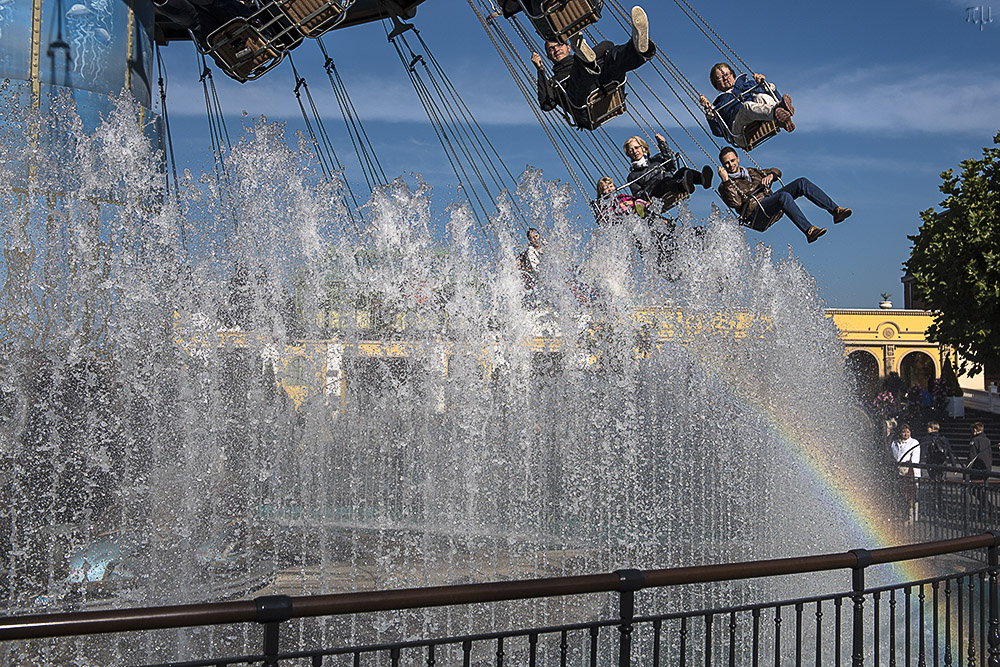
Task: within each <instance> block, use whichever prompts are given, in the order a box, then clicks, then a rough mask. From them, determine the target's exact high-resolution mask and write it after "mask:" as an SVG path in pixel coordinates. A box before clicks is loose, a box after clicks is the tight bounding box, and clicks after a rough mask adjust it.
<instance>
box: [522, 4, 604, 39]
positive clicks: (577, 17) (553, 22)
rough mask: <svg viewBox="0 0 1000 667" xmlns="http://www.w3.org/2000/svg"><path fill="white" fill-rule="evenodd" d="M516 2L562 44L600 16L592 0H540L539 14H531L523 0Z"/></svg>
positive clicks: (528, 15)
mask: <svg viewBox="0 0 1000 667" xmlns="http://www.w3.org/2000/svg"><path fill="white" fill-rule="evenodd" d="M518 2H519V3H520V5H521V9H522V10H523V11H524V13H525V15H527V17H528V18H529V19H531V20H532V21H539V22H544V23H545V24H546V25H548V27H549V30H551V31H552V33H553V34H554V35H555V36H556V39H557V40H558V41H560V42H562V43H563V44H565V43H566V42H567V41H569V38H570V36H571V35H575V34H576V33H578V32H580V31H581V30H583V29H584V28H586V27H588V26H591V25H593V24H595V23H597V21H598V19H600V18H601V14H600V8H599V7H598V6H595V4H596V3H595V2H594V0H542V3H541V6H540V8H541V13H540V14H532V13H531V10H530V9H529V7H528V4H527V3H526V2H525V0H518Z"/></svg>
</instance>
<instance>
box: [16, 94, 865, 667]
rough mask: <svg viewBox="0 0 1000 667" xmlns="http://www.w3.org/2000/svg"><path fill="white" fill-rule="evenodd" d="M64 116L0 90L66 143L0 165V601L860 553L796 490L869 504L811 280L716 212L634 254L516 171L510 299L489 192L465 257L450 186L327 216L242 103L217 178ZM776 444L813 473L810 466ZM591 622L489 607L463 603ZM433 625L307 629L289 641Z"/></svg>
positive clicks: (48, 607)
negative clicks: (486, 233) (526, 249)
mask: <svg viewBox="0 0 1000 667" xmlns="http://www.w3.org/2000/svg"><path fill="white" fill-rule="evenodd" d="M63 107H64V108H63V109H62V110H61V111H60V112H59V113H60V114H61V115H62V116H61V119H60V121H59V123H57V124H55V125H58V127H59V128H61V129H60V130H59V133H58V136H55V131H54V130H52V129H51V128H52V127H53V123H51V120H49V119H47V118H41V117H35V116H32V113H31V112H30V111H23V110H21V111H17V112H15V111H16V110H15V108H14V107H13V106H11V105H8V107H7V108H6V109H5V117H4V122H3V124H2V125H0V127H2V128H3V131H4V132H10V133H11V135H12V136H13V135H15V134H17V133H19V132H23V131H25V129H26V128H28V127H29V126H30V127H37V128H41V130H40V131H39V140H38V141H39V145H47V144H48V143H51V144H58V145H59V146H61V147H62V150H63V153H62V155H64V156H65V155H67V154H68V155H71V156H72V158H71V159H59V157H58V155H60V154H59V153H58V152H56V151H37V152H36V153H34V154H33V155H31V156H29V157H28V158H24V159H21V158H20V157H18V158H17V159H15V157H16V156H14V155H13V154H12V155H10V156H8V155H6V154H3V155H0V158H2V159H0V164H4V165H5V167H4V169H5V171H3V172H2V173H0V196H2V197H3V202H2V206H3V209H4V211H6V212H7V215H5V216H4V218H3V238H4V261H3V264H2V273H0V279H2V280H3V283H2V292H0V346H2V347H3V355H2V359H3V361H2V362H0V363H2V369H0V370H2V373H0V376H2V377H3V378H4V380H3V386H2V394H0V398H2V403H0V419H2V422H0V425H2V430H0V455H2V463H0V465H2V473H3V474H2V480H3V484H4V493H5V494H6V497H9V498H16V499H18V501H17V504H16V505H14V504H9V505H8V506H7V507H6V508H5V509H4V510H2V511H3V512H5V514H4V515H3V516H0V524H2V528H0V542H2V546H3V547H5V548H3V549H2V553H3V554H4V556H3V559H4V560H3V561H0V567H2V569H3V570H4V571H5V577H4V581H6V582H7V583H6V586H5V590H2V591H0V596H2V599H3V605H2V606H3V607H4V608H5V612H4V613H8V614H13V613H37V612H45V611H56V610H63V609H82V608H100V607H105V606H108V605H115V606H131V605H138V604H171V603H181V602H193V601H203V600H217V599H233V598H239V597H243V596H248V595H249V596H253V595H261V594H269V593H286V594H292V595H298V594H309V593H330V592H338V591H350V590H366V589H376V588H393V587H401V586H420V585H430V584H441V583H458V582H467V581H487V580H496V579H506V578H524V577H534V576H549V575H558V574H577V573H592V572H597V571H608V570H612V569H616V568H620V567H639V568H648V567H667V566H677V565H690V564H700V563H710V562H718V561H722V560H748V559H752V558H755V557H777V556H781V555H789V554H803V553H810V552H815V551H817V550H839V549H845V548H848V547H853V546H857V544H856V540H857V539H858V526H857V525H855V524H854V523H852V518H851V517H850V516H846V515H843V514H842V513H840V512H839V511H838V510H837V508H836V507H832V506H831V504H830V503H829V498H828V497H827V496H825V495H824V494H823V493H818V492H817V488H816V487H817V485H818V484H819V485H821V484H836V483H837V481H838V479H839V480H840V481H841V482H843V483H845V484H846V483H847V480H854V482H853V483H854V484H856V485H858V488H855V489H854V491H852V492H857V493H864V492H865V491H866V489H868V488H869V487H871V488H875V486H876V485H875V480H871V479H861V481H857V480H858V478H859V476H860V472H859V471H863V470H865V469H874V468H878V466H877V465H876V464H874V463H870V462H868V461H862V460H863V459H865V457H867V456H869V455H868V454H866V453H865V452H864V451H863V450H862V447H861V444H862V443H864V433H863V432H862V430H861V429H860V428H859V427H858V426H857V425H856V420H855V415H853V414H851V413H850V412H849V411H847V410H845V409H844V407H843V406H845V405H848V404H849V403H850V401H849V400H848V392H847V389H846V384H845V382H844V378H843V370H842V368H843V362H842V352H841V349H840V348H839V346H838V344H837V342H836V337H835V333H834V329H833V326H832V324H830V323H829V322H828V321H827V320H825V319H824V317H823V312H822V307H821V305H820V303H819V302H818V299H817V297H816V293H815V286H814V284H813V281H812V278H811V277H810V276H809V275H808V273H807V272H806V271H805V270H804V269H803V268H802V267H801V266H800V265H799V264H798V263H797V262H796V261H795V260H794V259H793V258H791V257H789V258H786V259H781V260H777V261H776V260H775V259H774V258H773V257H772V255H771V252H770V250H769V249H768V248H764V247H758V248H756V249H753V248H749V247H748V246H747V245H746V243H745V240H744V238H743V235H742V233H741V232H740V231H739V229H738V228H737V227H736V226H735V225H734V224H733V223H732V222H731V220H727V219H723V218H721V217H719V216H713V218H712V219H711V220H709V221H707V226H704V227H702V226H700V225H696V224H695V223H694V222H693V221H692V220H691V218H690V216H689V215H686V214H683V215H682V216H681V222H679V223H678V226H677V230H676V232H675V234H674V236H673V240H672V243H673V250H672V256H671V257H670V258H669V261H668V262H667V263H666V265H665V268H664V269H663V270H660V269H657V268H656V262H655V254H656V253H655V252H653V250H651V249H653V248H655V243H654V239H652V238H651V237H650V232H649V229H648V227H647V226H646V225H645V223H644V222H641V221H639V220H638V219H636V220H631V221H629V222H628V224H623V225H619V226H615V227H611V228H605V229H603V230H601V231H600V232H599V233H597V234H595V235H594V236H593V238H584V237H583V235H582V234H581V232H580V229H579V225H580V222H579V221H578V220H576V219H574V218H573V217H572V216H571V215H570V214H569V210H570V206H571V204H572V201H571V199H572V198H571V196H570V193H569V191H568V190H567V189H566V188H565V187H562V186H559V185H557V184H555V183H551V182H547V181H545V180H544V179H543V178H542V175H541V174H540V173H538V172H535V171H532V170H529V171H528V172H526V173H525V174H524V175H523V176H522V178H521V182H520V186H519V189H518V191H517V192H516V193H513V195H512V196H514V197H517V198H518V199H519V200H520V203H521V208H522V210H526V211H529V212H530V213H529V215H530V216H531V219H532V220H533V224H536V225H537V226H539V227H541V228H542V229H543V230H544V235H545V237H546V239H547V244H546V246H545V249H544V254H543V260H542V263H541V268H540V271H539V275H538V276H537V280H536V281H535V284H534V286H533V288H532V289H531V290H530V291H526V290H525V281H524V277H523V276H522V275H521V274H519V272H518V270H517V268H516V267H517V261H516V254H517V251H516V249H515V245H516V243H517V240H515V236H516V235H517V231H516V223H515V222H514V220H515V218H514V216H512V215H511V214H510V213H509V208H510V207H509V201H501V202H499V203H498V214H497V216H496V218H495V219H494V220H492V221H491V222H492V227H493V229H494V232H495V234H496V238H495V239H494V241H495V243H494V244H493V245H494V246H495V247H496V248H498V250H497V251H496V253H493V254H491V253H488V252H486V251H485V250H484V248H483V244H482V243H481V241H482V239H481V238H478V237H477V236H476V235H475V234H474V233H473V232H472V228H473V220H472V218H471V214H470V213H469V211H468V210H467V209H466V208H464V207H463V206H461V205H457V206H455V207H453V208H452V209H451V210H450V212H449V215H448V220H447V222H446V224H445V225H444V227H443V229H438V227H437V225H436V223H435V221H434V220H433V219H432V216H431V214H430V209H431V207H430V204H431V189H430V187H428V186H427V185H425V184H423V183H422V182H419V181H418V182H417V183H416V185H414V186H411V185H409V184H407V183H406V182H405V181H404V180H403V179H399V180H397V181H395V182H393V183H391V184H390V185H388V186H386V187H384V188H382V189H380V190H378V191H376V192H374V193H373V194H372V196H371V199H370V200H369V202H368V204H367V205H366V207H365V209H364V211H363V217H364V222H362V223H360V224H354V223H352V221H351V217H350V216H349V215H348V211H347V209H346V208H345V207H344V204H343V192H342V190H341V186H340V184H339V183H333V184H330V183H327V182H325V181H323V180H322V179H321V178H320V177H319V176H318V175H317V172H316V170H314V168H313V163H312V161H311V156H310V155H309V153H308V152H307V151H305V150H303V149H302V148H301V147H300V148H299V149H292V148H289V146H288V142H287V141H286V137H285V135H284V130H283V126H282V125H281V124H274V123H268V122H266V121H265V120H264V119H260V120H259V121H257V122H253V123H248V125H247V127H245V128H244V133H243V137H242V139H241V141H240V142H239V144H238V145H236V146H234V147H233V149H232V151H231V152H230V153H229V154H227V155H226V156H225V164H226V170H225V173H220V174H205V175H202V176H200V177H197V178H196V177H193V176H192V175H191V174H190V173H185V177H184V180H183V182H182V183H181V184H180V189H179V190H180V194H179V197H178V198H177V200H176V201H175V200H174V199H173V198H172V197H168V198H166V199H164V198H163V193H162V175H161V173H160V171H159V170H158V169H157V168H156V166H155V165H158V164H161V162H162V155H160V154H159V153H158V152H157V151H156V150H154V148H153V145H152V144H151V143H150V142H149V141H148V140H147V139H145V138H144V135H143V131H142V130H143V128H142V127H141V125H140V122H139V118H140V114H139V113H138V109H137V108H136V107H135V106H134V105H133V104H132V103H130V102H128V101H127V100H124V99H120V100H118V101H117V104H116V108H115V111H114V113H112V114H110V115H109V117H108V119H107V120H105V121H104V122H103V123H102V124H101V126H100V127H98V129H97V130H96V131H95V132H93V133H90V134H86V133H84V132H83V131H82V130H81V129H80V127H81V126H80V123H79V121H78V119H77V118H76V116H75V114H74V112H73V109H72V106H71V105H70V104H68V103H66V104H64V105H63ZM46 128H48V129H46ZM67 128H68V129H67ZM47 133H48V134H47ZM8 145H16V144H15V143H13V142H10V143H8V142H0V152H2V151H5V150H9V149H7V148H5V146H8ZM49 154H52V155H56V156H57V157H55V158H49V157H46V155H49ZM8 157H10V160H8V159H7V158H8ZM32 160H33V162H32ZM17 169H21V170H22V171H23V170H24V169H30V171H31V173H32V174H33V178H32V179H31V180H29V181H28V185H27V188H16V187H14V184H15V182H16V179H17V174H16V173H15V171H16V170H17ZM634 225H638V228H637V229H638V231H633V229H632V226H634ZM637 242H638V243H639V244H640V245H642V246H643V247H644V248H645V249H646V250H645V252H644V253H643V254H644V255H645V256H646V257H645V259H642V258H637V257H636V256H635V246H636V243H637ZM789 441H793V442H799V443H805V444H804V449H807V450H808V451H809V452H810V453H811V454H810V455H811V456H815V457H817V459H818V460H820V461H822V462H823V464H824V465H825V466H826V467H825V468H824V469H825V470H826V472H825V476H824V478H822V479H821V480H820V482H817V479H816V477H815V476H810V475H809V474H807V472H803V468H804V465H805V464H803V462H802V461H801V460H795V452H794V451H792V450H791V449H790V448H789V446H788V443H789ZM806 467H808V466H806ZM859 489H860V490H859ZM821 490H822V489H821ZM873 495H874V494H873ZM84 561H86V562H84ZM95 563H96V564H98V565H100V564H102V563H103V567H102V569H98V568H97V567H96V565H95ZM91 570H93V571H91ZM753 590H754V589H753V587H751V586H750V585H741V586H740V587H730V588H726V589H724V590H722V591H721V592H720V591H718V590H714V589H712V590H710V589H709V588H704V589H699V591H693V592H691V593H690V595H693V596H696V597H695V598H692V599H697V600H698V601H699V602H698V603H699V604H701V603H708V602H710V601H711V600H713V599H717V598H714V597H713V595H724V596H725V597H726V599H728V600H731V601H733V602H736V601H739V600H741V599H749V598H750V597H751V596H752V592H753ZM697 596H700V597H697ZM611 609H613V607H609V606H608V603H603V602H602V603H600V604H597V605H596V606H595V605H594V604H593V603H587V602H584V601H560V602H556V603H543V602H538V603H533V604H532V605H527V606H525V605H521V606H518V607H517V608H514V607H513V606H504V605H495V606H488V607H484V611H483V612H482V618H481V619H480V621H481V622H482V623H485V624H486V625H487V626H489V627H496V626H499V625H510V624H517V625H524V624H526V623H531V622H541V621H540V619H541V618H543V616H544V617H545V618H546V619H547V620H546V622H549V623H551V622H553V618H552V616H551V614H555V615H556V618H557V619H558V620H567V621H568V620H574V619H579V618H592V617H594V616H595V615H600V614H602V613H603V614H605V615H607V613H609V610H611ZM464 620H465V619H454V621H455V622H459V621H464ZM451 622H452V619H450V617H448V616H447V615H442V614H439V613H436V612H407V613H403V614H395V615H393V616H392V617H388V616H386V617H380V616H375V617H373V618H371V619H367V620H363V621H362V620H359V619H352V620H351V622H350V623H344V622H338V623H336V624H329V625H327V624H323V623H321V622H315V621H314V622H311V624H310V625H308V626H307V625H305V624H303V626H302V627H303V628H305V629H303V630H302V631H301V632H300V633H299V635H298V639H297V640H296V639H294V638H293V639H286V640H283V641H291V642H295V641H298V642H300V644H301V645H302V646H309V647H312V646H314V644H313V643H312V642H313V641H318V642H320V643H324V644H325V645H329V644H330V643H332V642H338V641H351V640H354V639H357V640H358V641H361V638H362V637H363V636H365V633H366V632H368V631H371V630H372V629H374V630H377V631H378V632H379V633H380V634H379V636H380V639H382V640H386V641H388V640H389V639H391V638H392V637H402V636H408V635H411V634H414V633H422V632H424V631H427V630H429V629H437V630H439V631H445V630H446V629H447V628H450V627H451V625H450V623H451ZM464 627H465V626H464V624H460V625H456V628H464ZM442 629H445V630H442ZM251 634H253V633H251ZM293 634H294V633H293ZM256 641H257V639H256V636H255V635H253V636H248V635H247V634H246V631H244V630H231V629H226V628H219V629H204V630H190V631H185V632H184V633H179V634H169V635H168V634H165V633H164V634H152V635H150V636H149V637H147V638H145V639H143V640H142V641H138V642H136V641H134V640H129V641H125V640H107V641H104V642H103V643H100V644H97V643H95V642H92V641H91V640H86V639H74V640H65V641H62V642H51V643H41V642H35V643H30V644H18V645H14V646H5V647H3V648H0V657H3V658H4V661H5V662H7V663H18V662H23V663H24V664H27V663H29V662H31V661H32V660H38V659H47V660H54V661H59V660H65V659H69V658H70V657H71V659H72V660H73V661H75V662H76V663H77V664H106V663H105V661H108V660H113V661H116V662H121V661H132V662H141V661H143V660H144V659H147V660H148V658H146V656H150V655H156V656H157V659H158V660H166V659H170V658H171V657H172V656H174V655H176V656H177V657H178V658H183V657H185V656H187V655H188V653H186V651H188V650H189V649H190V648H191V647H198V648H199V650H205V651H206V652H209V653H212V654H225V653H230V654H233V653H239V652H253V651H254V650H256V649H255V648H253V647H254V646H255V643H256Z"/></svg>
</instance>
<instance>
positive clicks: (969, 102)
mask: <svg viewBox="0 0 1000 667" xmlns="http://www.w3.org/2000/svg"><path fill="white" fill-rule="evenodd" d="M791 92H792V96H793V98H794V100H795V104H796V113H798V112H799V110H801V111H802V123H801V125H802V127H803V129H806V130H807V131H812V130H835V131H846V132H881V133H885V132H888V133H894V134H906V133H933V134H951V133H962V134H965V133H975V134H983V133H988V134H993V133H994V132H996V131H997V129H998V123H1000V121H998V120H997V118H998V117H997V111H996V110H997V109H998V108H1000V80H998V79H997V78H996V77H989V76H982V75H981V74H976V73H974V72H972V71H970V72H969V73H968V74H966V73H961V72H915V73H910V74H905V73H902V72H900V70H899V69H898V68H878V69H865V70H858V71H855V72H851V73H847V74H842V75H839V76H834V77H832V78H830V79H828V80H827V81H826V82H825V83H823V84H822V85H820V86H817V87H813V88H806V89H804V90H803V89H800V90H796V91H791Z"/></svg>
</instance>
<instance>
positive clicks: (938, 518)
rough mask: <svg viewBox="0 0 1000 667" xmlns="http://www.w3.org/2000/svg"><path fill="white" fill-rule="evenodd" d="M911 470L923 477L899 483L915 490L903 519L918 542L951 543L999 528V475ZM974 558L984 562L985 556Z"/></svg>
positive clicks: (965, 470) (960, 470)
mask: <svg viewBox="0 0 1000 667" xmlns="http://www.w3.org/2000/svg"><path fill="white" fill-rule="evenodd" d="M908 467H910V468H912V469H914V470H920V471H921V475H920V477H913V476H908V475H907V476H902V477H901V479H900V483H901V484H903V485H904V486H906V485H910V486H912V492H908V493H906V494H905V495H906V499H905V506H904V507H903V508H902V511H903V516H902V517H901V518H903V519H904V520H908V521H909V522H910V523H911V528H912V534H913V535H914V536H915V537H916V538H918V539H921V540H941V539H949V538H953V537H959V536H962V535H972V534H975V533H979V532H984V531H988V530H993V529H995V528H998V527H1000V473H986V472H982V471H970V470H969V469H968V468H956V467H948V466H928V465H919V464H915V465H912V466H908ZM905 468H906V467H901V469H903V470H905ZM974 557H975V558H978V559H981V560H982V559H985V553H983V552H979V553H976V554H974Z"/></svg>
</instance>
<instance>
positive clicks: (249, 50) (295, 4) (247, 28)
mask: <svg viewBox="0 0 1000 667" xmlns="http://www.w3.org/2000/svg"><path fill="white" fill-rule="evenodd" d="M353 4H354V0H277V1H274V0H269V1H268V2H265V3H263V4H262V5H261V6H260V8H259V9H258V10H257V11H255V12H254V13H253V14H251V15H249V16H246V17H241V18H235V19H232V20H230V21H228V22H226V23H225V24H223V25H222V26H220V27H219V28H218V29H216V30H214V31H213V32H212V33H211V34H210V35H209V36H208V39H207V42H208V49H207V50H206V51H204V53H205V54H206V55H210V56H212V58H213V59H214V60H215V62H216V63H217V64H218V65H219V67H220V68H221V69H222V70H223V71H224V72H225V73H226V74H227V75H228V76H230V77H231V78H233V79H236V80H237V81H239V82H241V83H243V82H246V81H248V80H251V79H257V78H259V77H261V76H263V75H264V74H265V73H267V72H269V71H270V70H272V69H274V67H275V66H277V65H278V63H280V62H281V61H282V60H283V59H284V57H285V54H286V53H287V52H288V51H291V50H292V49H294V48H295V47H297V46H298V45H299V44H301V43H302V39H303V37H319V36H320V35H322V34H323V33H325V32H327V31H328V30H331V29H333V28H334V27H336V26H337V25H338V24H339V23H340V22H341V21H343V20H344V18H345V17H346V16H347V9H348V8H349V7H350V6H351V5H353ZM195 43H196V44H197V41H196V42H195ZM199 50H200V48H199Z"/></svg>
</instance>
